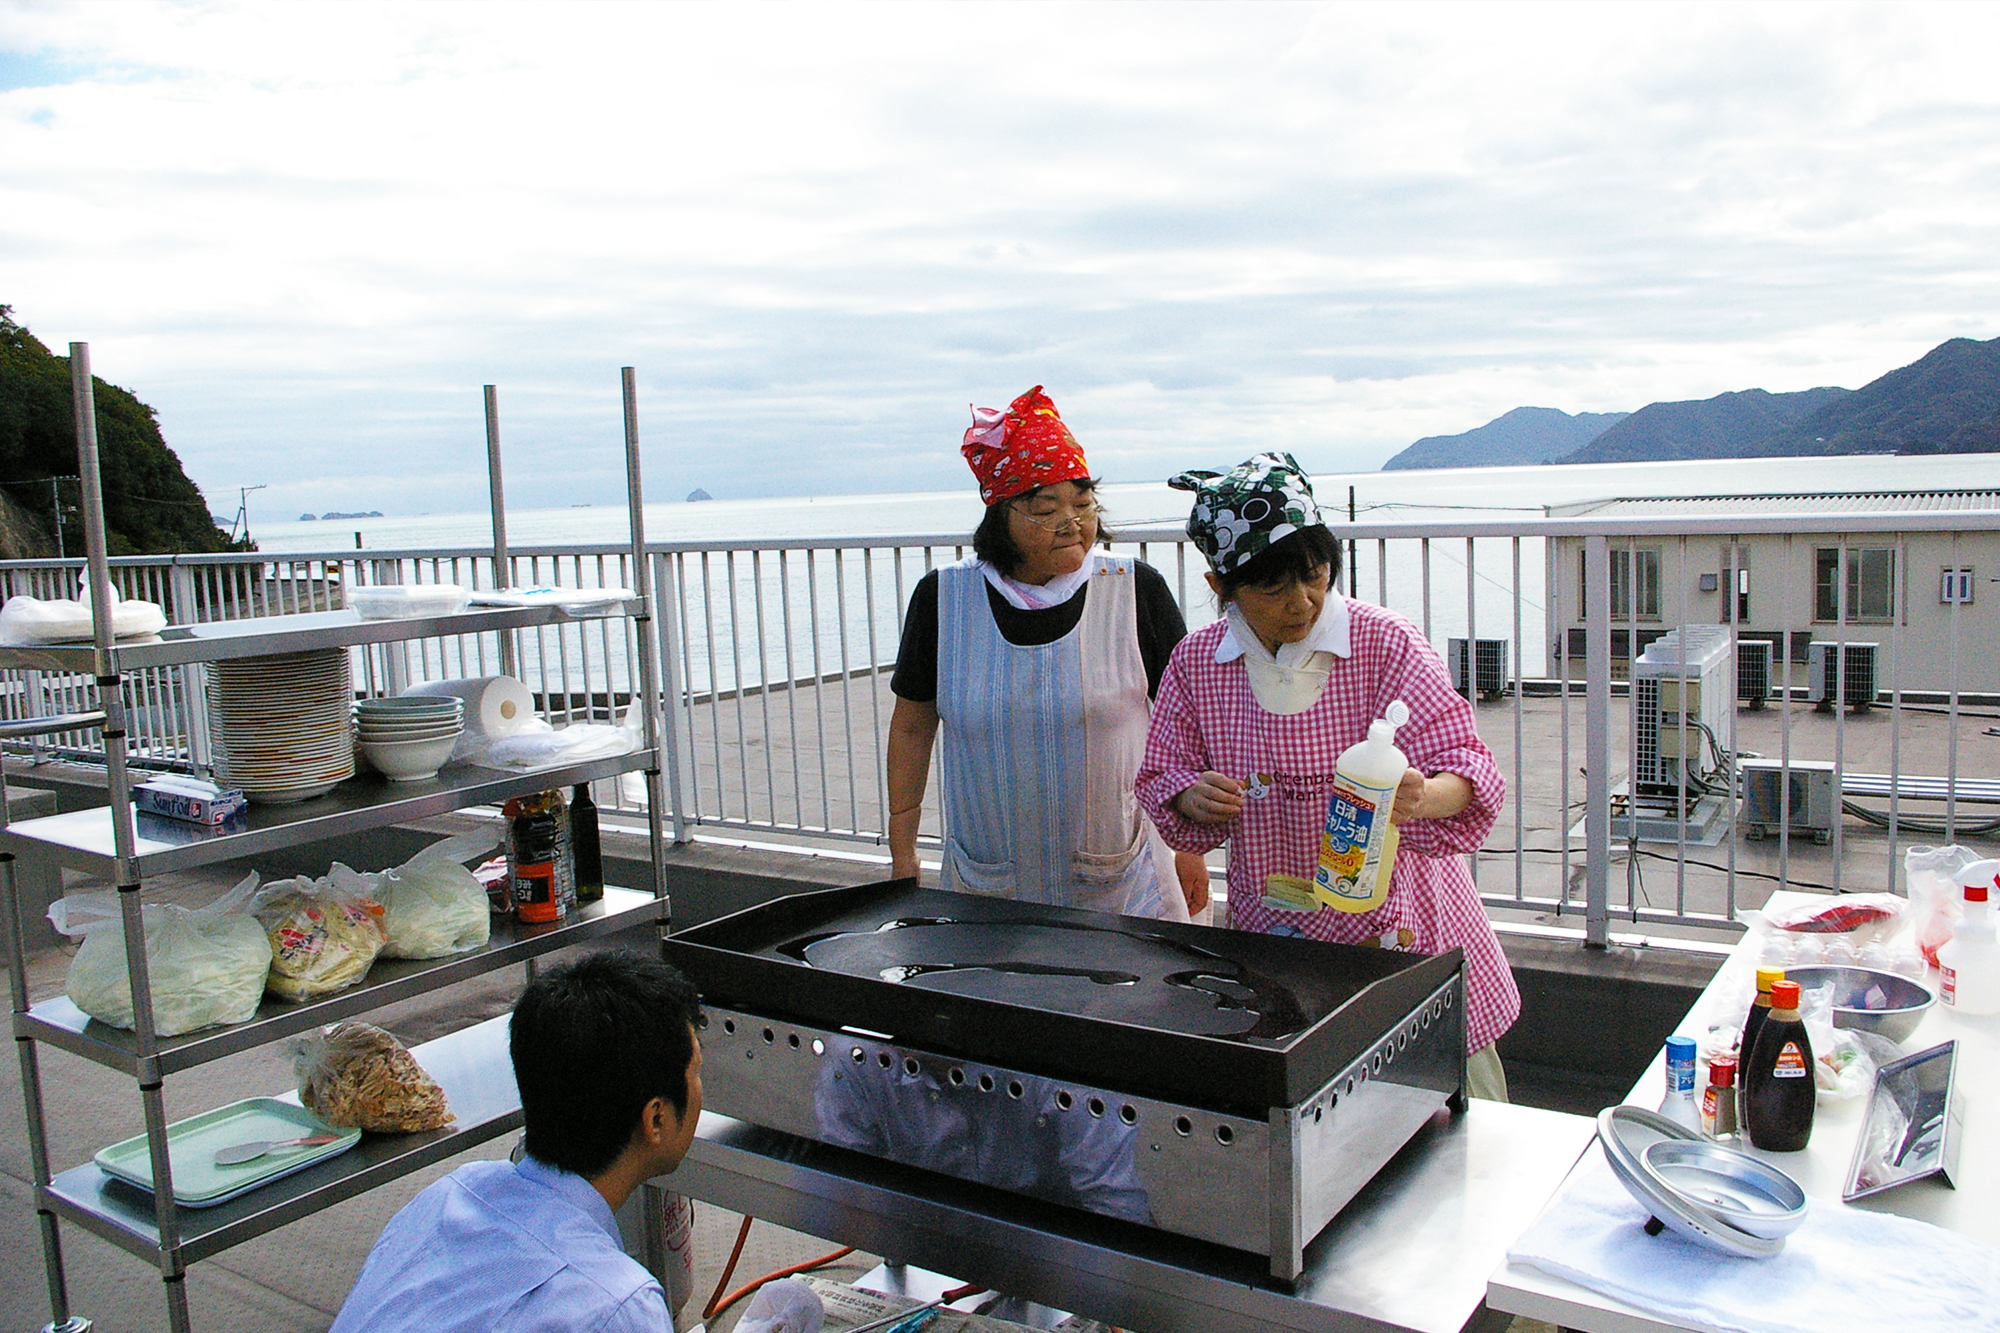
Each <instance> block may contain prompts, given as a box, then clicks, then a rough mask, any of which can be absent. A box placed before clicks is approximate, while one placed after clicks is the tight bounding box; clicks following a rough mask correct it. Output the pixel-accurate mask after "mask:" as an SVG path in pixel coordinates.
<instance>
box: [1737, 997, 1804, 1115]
mask: <svg viewBox="0 0 2000 1333" xmlns="http://www.w3.org/2000/svg"><path fill="white" fill-rule="evenodd" d="M1818 1099H1819V1092H1818V1089H1817V1088H1816V1087H1815V1086H1814V1080H1813V1051H1812V1042H1811V1040H1810V1039H1809V1038H1808V1037H1807V1036H1806V1025H1805V1023H1804V1021H1803V1020H1801V1019H1800V1017H1799V983H1798V982H1796V981H1779V982H1774V983H1772V986H1771V1014H1770V1017H1768V1018H1766V1019H1765V1020H1764V1026H1763V1027H1762V1028H1761V1029H1760V1030H1759V1031H1758V1033H1757V1044H1756V1047H1755V1048H1754V1049H1753V1050H1752V1051H1751V1052H1750V1057H1749V1059H1748V1061H1747V1062H1746V1063H1745V1064H1744V1066H1743V1130H1744V1133H1746V1134H1747V1135H1748V1136H1749V1139H1750V1145H1751V1146H1752V1147H1754V1148H1762V1149H1763V1150H1764V1151H1766V1152H1798V1151H1800V1150H1801V1149H1803V1148H1804V1147H1805V1146H1806V1140H1807V1139H1809V1138H1811V1137H1812V1122H1813V1109H1814V1107H1815V1106H1816V1105H1817V1103H1818Z"/></svg>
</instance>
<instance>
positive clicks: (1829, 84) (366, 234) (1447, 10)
mask: <svg viewBox="0 0 2000 1333" xmlns="http://www.w3.org/2000/svg"><path fill="white" fill-rule="evenodd" d="M107 12H108V13H110V14H112V15H115V21H113V22H110V23H106V22H104V19H103V16H104V15H105V14H106V13H107ZM1997 15H2000V11H1995V10H1993V9H1991V8H1990V7H1985V6H1952V7H1942V8H1928V7H1921V6H1918V7H1895V8H1889V7H1880V6H1858V7H1826V6H1815V7H1799V6H1779V7H1768V8H1765V7H1744V6H1727V7H1724V6H1657V7H1643V6H1615V7H1614V6H1607V7H1594V8H1581V7H1575V6H1557V7H1543V6H1526V5H1483V6H1445V5H1428V6H1398V7H1389V6H1380V7H1378V6H1289V5H1287V6H1275V5H1274V6H1235V5H1232V6H1205V5H1193V6H1180V5H1176V6H1128V5H1116V6H1093V5H1084V6H1041V5H1037V6H1012V5H1005V6H929V5H908V6H897V5H861V6H841V5H826V6H699V5H592V6H555V5H548V6H542V5H481V6H478V7H470V6H401V5H397V6H367V5H340V6H332V5H298V4H294V5H283V6H277V5H249V6H237V5H209V6H194V7H187V6H144V5H123V6H119V7H117V8H116V9H113V10H109V11H107V10H104V9H102V8H98V7H94V6H50V7H36V8H18V7H17V8H13V9H8V10H4V11H0V53H5V63H4V64H0V75H6V74H8V73H9V72H11V79H0V82H8V81H11V82H12V83H13V84H15V85H18V86H14V87H13V88H12V90H11V91H6V92H0V163H4V164H5V165H4V166H0V253H4V254H5V255H7V256H9V262H8V264H7V265H6V269H5V274H6V277H7V279H8V281H7V284H6V290H5V291H4V292H0V300H5V301H9V302H11V303H13V305H14V306H15V309H16V314H17V317H19V318H20V319H21V320H23V322H25V323H27V324H28V325H29V326H30V327H32V328H34V329H35V330H36V332H37V333H39V334H40V335H42V336H43V338H44V339H45V341H49V342H51V343H59V342H61V341H64V340H66V339H69V338H72V337H76V338H86V339H89V340H90V341H92V343H93V345H94V360H95V362H96V364H97V365H98V367H99V368H100V370H101V372H102V373H104V374H106V375H107V376H108V377H110V378H112V379H114V380H116V381H118V382H121V383H124V384H127V385H129V386H131V387H133V388H134V389H135V390H136V391H138V392H139V393H140V395H141V397H143V398H145V399H146V400H147V401H149V402H152V403H153V404H154V405H155V406H157V407H159V408H160V409H161V412H162V419H163V423H164V425H165V427H166V430H167V433H168V438H169V441H170V442H171V443H172V444H174V445H175V447H176V448H177V449H178V450H179V452H180V453H181V455H182V458H183V460H184V461H185V462H186V463H187V465H188V467H189V470H190V471H191V473H193V475H194V476H195V477H196V478H197V480H198V481H200V482H202V483H203V484H204V485H205V486H206V487H207V488H208V489H209V491H210V493H211V497H212V498H214V499H215V500H216V502H217V507H221V506H222V497H223V496H224V495H225V494H226V493H231V492H233V489H234V487H235V486H237V485H239V484H245V483H249V482H256V481H264V482H268V483H270V484H271V487H272V490H271V493H270V497H269V498H270V500H271V502H272V503H273V505H274V506H275V507H276V508H277V509H279V510H287V509H291V510H296V509H298V508H335V507H338V508H382V509H385V510H394V509H398V508H405V509H407V508H414V507H418V506H415V505H413V504H412V503H410V501H409V498H408V492H409V489H410V488H409V486H408V485H407V483H406V482H404V481H403V480H402V479H403V478H407V477H408V476H410V475H412V474H413V473H415V474H418V475H422V476H425V477H427V478H433V479H434V480H433V481H431V482H428V483H427V484H426V496H425V501H424V503H423V505H422V506H421V507H423V508H431V509H435V508H438V507H440V505H441V504H444V503H448V502H455V504H456V505H457V506H459V507H473V506H476V505H477V504H478V503H479V502H480V497H481V494H482V491H483V485H482V482H481V477H480V466H481V457H482V456H481V453H480V440H481V438H482V437H481V432H480V424H479V385H480V384H482V383H485V382H489V381H490V382H497V383H499V384H501V386H502V404H503V413H504V427H503V429H504V433H505V435H506V438H507V439H508V441H509V448H510V457H513V456H514V454H513V450H515V449H516V448H518V449H519V450H521V451H522V456H523V457H527V456H530V455H532V456H535V457H537V458H538V459H554V460H559V466H553V467H548V468H546V469H545V472H546V481H545V485H546V487H547V498H548V500H549V501H550V502H551V503H558V504H559V503H565V502H569V501H572V500H600V501H601V500H605V499H608V498H610V497H612V496H613V495H615V494H616V491H617V487H618V484H619V480H620V477H621V475H622V474H621V471H620V468H619V465H618V461H617V458H616V446H617V441H618V438H619V436H618V430H619V427H618V414H617V401H616V395H617V388H616V367H617V366H618V365H620V364H625V363H631V364H635V365H637V366H638V367H639V372H640V382H641V384H642V386H643V392H644V394H645V400H644V424H645V429H646V433H647V439H648V440H649V442H650V443H649V460H648V466H649V473H650V474H651V475H652V476H653V477H654V478H656V481H655V483H654V484H653V486H652V489H653V491H654V492H655V493H656V494H661V495H673V494H681V493H684V492H685V491H687V490H689V489H691V488H692V487H694V486H696V485H701V486H704V487H706V488H707V489H708V490H710V491H711V492H713V493H715V494H717V495H723V496H727V495H740V494H749V493H756V492H758V491H760V490H761V491H773V490H777V491H792V492H800V493H804V492H818V493H829V492H836V491H854V490H860V489H867V488H869V487H882V488H890V487H907V486H915V485H924V486H930V485H935V486H955V485H958V484H960V483H961V482H962V481H963V480H964V478H963V477H962V475H961V467H960V464H959V462H958V459H957V456H956V452H955V448H954V447H953V446H954V445H955V442H956V439H957V435H958V432H959V430H960V429H962V426H963V420H964V404H965V402H966V401H967V400H968V399H970V400H976V401H979V402H982V403H997V402H1002V401H1004V400H1005V399H1007V398H1008V397H1011V396H1012V394H1014V393H1016V392H1018V391H1019V390H1020V389H1022V388H1025V387H1026V386H1027V385H1028V384H1030V383H1035V382H1041V383H1045V384H1047V385H1048V386H1049V388H1050V391H1051V392H1052V393H1054V394H1055V396H1056V397H1057V401H1058V402H1059V403H1061V404H1063V406H1064V409H1065V412H1066V413H1067V414H1068V415H1070V416H1072V417H1074V418H1076V420H1077V423H1078V426H1079V429H1080V430H1081V431H1083V432H1084V439H1085V441H1086V443H1087V444H1088V445H1090V446H1091V447H1092V450H1093V462H1095V463H1096V464H1097V465H1098V468H1099V470H1100V471H1102V472H1104V473H1105V474H1106V475H1112V476H1116V477H1119V478H1131V479H1137V478H1138V477H1142V476H1153V477H1157V476H1161V475H1164V474H1166V473H1168V472H1170V471H1173V470H1177V469H1178V468H1180V467H1184V466H1192V465H1198V464H1208V465H1214V464H1219V463H1226V462H1229V461H1233V460H1234V459H1235V458H1236V457H1239V456H1240V455H1241V454H1242V453H1244V452H1246V451H1247V450H1248V449H1249V448H1251V447H1266V446H1272V445H1276V446H1280V447H1287V448H1291V449H1293V450H1294V451H1295V452H1297V453H1298V454H1299V455H1300V457H1301V458H1302V459H1304V460H1305V461H1306V462H1307V463H1308V465H1309V466H1314V467H1325V468H1329V469H1339V468H1361V467H1368V466H1372V465H1373V464H1375V463H1377V462H1379V461H1380V460H1381V459H1382V458H1384V457H1386V456H1387V455H1388V454H1389V453H1391V452H1394V450H1396V449H1397V448H1400V447H1401V446H1402V445H1404V444H1407V443H1408V442H1409V441H1411V440H1413V439H1415V438H1417V437H1419V436H1422V435H1427V434H1436V433H1448V432H1451V431H1456V430H1463V429H1468V428H1470V427H1472V426H1474V425H1478V424H1480V423H1481V422H1483V421H1485V420H1487V419H1489V418H1491V417H1493V416H1496V415H1498V414H1499V413H1501V412H1503V411H1506V410H1507V409H1509V408H1511V407H1513V406H1516V405H1518V404H1521V403H1536V404H1542V405H1548V406H1558V407H1563V408H1566V409H1568V410H1572V411H1579V410H1595V411H1602V410H1617V409H1630V408H1634V407H1637V406H1640V405H1641V404H1643V403H1644V402H1646V401H1649V400H1651V399H1655V398H1686V397H1700V396H1706V395H1708V394H1712V393H1716V392H1721V391H1723V390H1727V389H1736V388H1747V387H1751V386H1752V385H1761V386H1763V387H1767V388H1771V389H1774V390H1780V389H1795V388H1804V387H1809V386H1810V385H1813V384H1822V383H1843V384H1847V385H1850V386H1853V385H1857V384H1859V383H1862V382H1864V381H1866V380H1867V379H1870V378H1873V377H1874V376H1875V375H1877V374H1880V373H1882V372H1883V371H1886V370H1888V369H1890V368H1892V367H1894V366H1896V365H1898V364H1901V363H1903V362H1906V361H1908V360H1910V359H1912V358H1914V357H1915V356H1917V355H1920V354H1921V353H1922V352H1923V351H1925V350H1927V349H1928V348H1929V347H1930V346H1932V345H1934V344H1935V343H1937V342H1939V341H1941V340H1942V339H1944V338H1946V337H1950V336H1961V335H1963V336H1974V337H1992V336H1994V335H1995V334H1996V333H2000V328H1996V327H1995V325H1996V324H2000V317H1996V313H1995V312H1996V309H2000V306H1996V300H1995V297H1996V296H1997V295H2000V271H1996V261H1995V260H1994V259H1993V256H1994V255H1995V254H1996V253H2000V247H1996V245H1995V241H1996V239H2000V238H1996V235H1995V231H1996V225H2000V224H1996V221H1995V220H1996V219H2000V198H1996V195H2000V172H1996V170H1995V168H1996V165H2000V116H1996V102H2000V89H1996V87H1995V85H1994V83H1993V81H1992V80H1991V78H1990V76H1989V73H1988V71H1987V70H1986V69H1985V68H1984V67H1983V64H1984V62H1983V58H1982V53H1985V52H1990V51H1991V50H1992V49H1994V41H1993V39H1994V37H1995V36H1996V32H1995V29H1996V28H2000V17H1997ZM514 466H515V467H516V468H517V469H518V468H519V467H521V466H522V465H521V464H515V465H514ZM1114 469H1115V470H1114ZM440 497H452V501H447V500H444V499H441V498H440Z"/></svg>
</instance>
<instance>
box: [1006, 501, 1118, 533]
mask: <svg viewBox="0 0 2000 1333" xmlns="http://www.w3.org/2000/svg"><path fill="white" fill-rule="evenodd" d="M1014 512H1015V513H1017V514H1019V515H1020V516H1021V517H1022V518H1025V519H1026V520H1028V522H1030V523H1032V524H1034V525H1035V526H1036V527H1038V528H1040V529H1041V530H1042V531H1043V532H1053V533H1055V534H1056V535H1057V536H1061V535H1062V534H1063V533H1065V532H1075V531H1076V530H1077V529H1078V528H1080V527H1082V526H1083V525H1084V524H1086V523H1094V522H1096V521H1097V516H1098V515H1099V514H1101V513H1103V512H1104V506H1103V505H1101V504H1087V505H1084V506H1083V507H1082V508H1080V509H1059V510H1052V511H1050V512H1049V513H1046V514H1031V513H1029V512H1028V511H1027V510H1025V509H1020V508H1017V509H1015V510H1014Z"/></svg>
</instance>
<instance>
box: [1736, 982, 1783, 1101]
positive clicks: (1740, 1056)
mask: <svg viewBox="0 0 2000 1333" xmlns="http://www.w3.org/2000/svg"><path fill="white" fill-rule="evenodd" d="M1784 979H1785V969H1784V968H1782V967H1760V968H1758V969H1757V995H1756V998H1755V999H1753V1000H1751V1001H1750V1013H1749V1015H1748V1016H1747V1017H1745V1018H1744V1020H1743V1039H1742V1040H1741V1041H1739V1042H1737V1043H1736V1065H1737V1069H1736V1072H1737V1074H1738V1075H1739V1076H1740V1075H1741V1074H1742V1072H1743V1068H1744V1066H1745V1064H1746V1062H1748V1060H1749V1059H1750V1052H1751V1050H1752V1049H1753V1048H1754V1047H1755V1046H1756V1045H1757V1031H1758V1029H1759V1028H1761V1027H1763V1026H1764V1020H1765V1019H1767V1018H1769V1017H1770V1016H1771V987H1772V985H1774V984H1775V983H1777V982H1780V981H1783V980H1784ZM1745 1084H1746V1080H1745V1079H1743V1078H1741V1077H1738V1078H1737V1080H1736V1122H1737V1124H1739V1125H1740V1124H1742V1123H1743V1122H1744V1121H1745V1120H1747V1119H1749V1115H1748V1113H1747V1112H1745V1111H1744V1109H1743V1097H1744V1087H1745Z"/></svg>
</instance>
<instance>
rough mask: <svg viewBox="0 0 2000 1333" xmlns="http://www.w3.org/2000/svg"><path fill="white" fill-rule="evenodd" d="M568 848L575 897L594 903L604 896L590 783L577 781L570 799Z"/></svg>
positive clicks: (601, 848) (601, 847)
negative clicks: (572, 860) (573, 860)
mask: <svg viewBox="0 0 2000 1333" xmlns="http://www.w3.org/2000/svg"><path fill="white" fill-rule="evenodd" d="M569 840H570V849H571V851H572V853H573V854H574V855H575V857H576V900H577V901H578V902H580V903H594V902H596V901H597V900H598V899H600V898H602V897H603V896H604V844H603V842H602V840H601V839H600V838H599V836H598V832H597V803H596V802H595V801H592V800H591V799H590V784H589V783H588V782H579V783H577V784H576V786H575V788H574V789H573V790H572V791H571V794H570V802H569Z"/></svg>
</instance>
